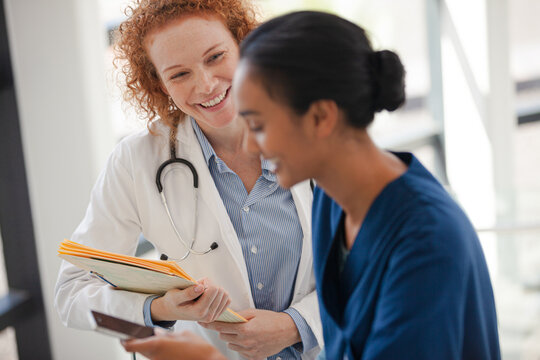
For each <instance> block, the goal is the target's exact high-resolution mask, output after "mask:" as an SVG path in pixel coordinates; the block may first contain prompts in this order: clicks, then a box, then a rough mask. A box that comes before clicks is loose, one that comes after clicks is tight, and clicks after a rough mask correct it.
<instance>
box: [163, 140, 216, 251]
mask: <svg viewBox="0 0 540 360" xmlns="http://www.w3.org/2000/svg"><path fill="white" fill-rule="evenodd" d="M174 133H175V132H173V134H174ZM169 150H170V154H171V158H170V159H169V160H166V161H164V162H163V163H162V164H161V165H160V166H159V168H158V170H157V173H156V185H157V189H158V192H159V195H160V196H161V202H162V203H163V206H164V207H165V211H166V212H167V217H168V218H169V222H170V223H171V226H172V227H173V229H174V233H175V234H176V237H177V238H178V240H180V242H181V243H182V244H183V245H184V246H185V248H186V249H187V250H188V251H187V252H186V254H185V255H184V256H182V257H181V258H180V259H172V258H169V257H168V256H167V255H165V254H161V257H160V258H161V260H167V259H169V260H175V261H182V260H185V259H186V258H187V257H188V256H189V254H193V255H205V254H208V253H209V252H210V251H212V250H215V249H217V247H218V244H217V242H213V243H212V244H211V245H210V247H209V248H208V249H206V250H204V251H197V250H194V249H193V244H194V243H195V237H196V236H195V233H196V231H197V208H198V206H197V203H198V199H199V174H198V173H197V170H196V169H195V166H193V164H192V163H191V162H190V161H188V160H186V159H182V158H179V157H177V156H176V139H175V136H170V139H169ZM171 164H182V165H184V166H186V167H187V168H188V169H189V170H190V171H191V175H192V176H193V188H194V190H195V191H194V194H195V196H194V197H195V209H194V211H193V239H192V240H191V244H190V245H188V244H187V243H186V242H185V241H184V239H182V236H180V233H179V232H178V229H177V228H176V225H175V224H174V221H173V219H172V216H171V212H170V210H169V206H168V205H167V199H166V198H165V193H164V192H163V184H162V183H161V173H162V172H163V170H164V169H165V168H166V167H167V166H169V165H171Z"/></svg>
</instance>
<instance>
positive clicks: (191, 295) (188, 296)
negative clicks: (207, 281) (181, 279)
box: [179, 284, 204, 303]
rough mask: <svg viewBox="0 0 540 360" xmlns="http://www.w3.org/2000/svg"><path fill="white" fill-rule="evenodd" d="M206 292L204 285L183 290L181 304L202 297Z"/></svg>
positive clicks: (196, 285)
mask: <svg viewBox="0 0 540 360" xmlns="http://www.w3.org/2000/svg"><path fill="white" fill-rule="evenodd" d="M203 292H204V285H202V284H195V285H193V286H190V287H188V288H186V289H184V290H182V291H181V292H180V293H181V295H182V297H181V299H180V301H179V302H180V303H182V302H186V301H191V300H195V299H196V298H198V297H199V296H201V295H202V293H203Z"/></svg>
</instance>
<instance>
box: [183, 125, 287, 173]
mask: <svg viewBox="0 0 540 360" xmlns="http://www.w3.org/2000/svg"><path fill="white" fill-rule="evenodd" d="M190 120H191V125H192V126H193V131H194V132H195V136H197V140H198V141H199V144H200V145H201V149H202V152H203V156H204V160H205V161H206V165H208V167H210V162H211V161H212V158H215V159H216V160H215V162H216V163H217V164H218V169H219V171H220V172H224V171H230V172H232V170H230V169H229V167H228V166H227V164H225V163H224V162H223V160H221V159H220V158H219V156H218V155H217V154H216V152H215V151H214V148H213V147H212V145H211V144H210V142H209V141H208V139H207V138H206V136H205V135H204V133H203V132H202V130H201V128H200V127H199V125H198V124H197V121H195V119H193V118H192V117H190ZM271 168H272V165H271V163H270V161H269V160H266V159H263V158H262V157H261V170H262V175H263V177H264V178H265V179H266V180H268V181H272V182H276V181H277V177H276V174H274V173H273V172H272V171H270V169H271Z"/></svg>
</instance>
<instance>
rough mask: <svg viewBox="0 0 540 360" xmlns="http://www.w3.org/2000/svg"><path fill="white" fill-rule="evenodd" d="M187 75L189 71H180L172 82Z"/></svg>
mask: <svg viewBox="0 0 540 360" xmlns="http://www.w3.org/2000/svg"><path fill="white" fill-rule="evenodd" d="M186 75H187V71H180V72H179V73H176V74H174V75H172V76H171V78H170V80H173V79H177V78H181V77H183V76H186Z"/></svg>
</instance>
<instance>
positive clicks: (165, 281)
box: [58, 239, 247, 323]
mask: <svg viewBox="0 0 540 360" xmlns="http://www.w3.org/2000/svg"><path fill="white" fill-rule="evenodd" d="M58 256H59V257H61V258H62V259H64V260H66V261H68V262H70V263H72V264H73V265H76V266H78V267H80V268H82V269H84V270H86V271H89V272H91V273H93V274H94V275H95V276H97V277H99V278H100V279H101V280H103V281H105V282H107V283H109V284H110V285H112V286H114V287H116V288H118V289H121V290H128V291H133V292H139V293H146V294H160V295H161V294H164V293H166V292H167V291H168V290H170V289H185V288H187V287H189V286H192V285H195V284H196V283H197V281H196V280H194V279H193V278H192V277H191V276H189V275H188V274H187V273H186V272H185V271H184V270H183V269H182V268H181V267H180V266H179V265H178V264H177V263H176V262H174V261H170V260H169V261H163V260H149V259H141V258H138V257H134V256H128V255H122V254H115V253H111V252H107V251H102V250H98V249H94V248H91V247H89V246H85V245H81V244H79V243H76V242H74V241H70V240H67V239H65V240H64V241H62V242H61V243H60V247H59V249H58ZM217 321H223V322H230V323H238V322H246V321H247V320H246V319H244V318H243V317H242V316H240V315H239V314H237V313H236V312H234V311H233V310H231V309H229V308H227V309H226V310H225V311H224V312H223V313H222V314H221V315H220V316H219V318H218V319H217Z"/></svg>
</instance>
